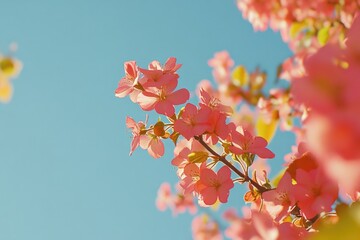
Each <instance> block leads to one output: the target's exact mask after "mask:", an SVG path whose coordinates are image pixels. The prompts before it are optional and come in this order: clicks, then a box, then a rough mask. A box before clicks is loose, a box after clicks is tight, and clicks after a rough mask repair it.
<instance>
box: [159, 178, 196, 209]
mask: <svg viewBox="0 0 360 240" xmlns="http://www.w3.org/2000/svg"><path fill="white" fill-rule="evenodd" d="M176 190H177V192H176V193H175V194H172V193H171V187H170V184H169V183H163V184H161V186H160V188H159V190H158V195H157V199H156V207H157V208H158V209H159V210H160V211H165V210H166V209H167V208H170V209H171V210H172V212H173V215H177V214H179V213H184V212H185V211H186V210H189V212H190V213H191V214H195V213H196V211H197V208H196V206H195V204H194V199H193V195H192V194H184V193H182V189H180V187H179V186H178V185H177V186H176Z"/></svg>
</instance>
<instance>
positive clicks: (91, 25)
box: [0, 0, 290, 240]
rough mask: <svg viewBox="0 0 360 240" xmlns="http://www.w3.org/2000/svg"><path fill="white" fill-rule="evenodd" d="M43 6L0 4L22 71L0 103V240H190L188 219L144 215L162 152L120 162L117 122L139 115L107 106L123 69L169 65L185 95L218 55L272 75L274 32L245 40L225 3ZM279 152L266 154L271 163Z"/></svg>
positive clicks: (168, 177)
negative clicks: (174, 61) (171, 60)
mask: <svg viewBox="0 0 360 240" xmlns="http://www.w3.org/2000/svg"><path fill="white" fill-rule="evenodd" d="M51 2H52V3H50V1H45V0H43V1H40V0H34V1H25V0H23V1H20V0H14V1H3V2H2V3H1V14H0V24H1V28H0V49H1V51H2V52H4V51H6V50H7V47H8V45H9V44H10V43H11V42H13V41H14V42H16V43H17V44H18V46H19V50H18V52H17V54H16V55H17V57H18V58H19V59H21V61H22V62H23V64H24V69H23V71H22V73H21V75H20V77H19V78H17V79H15V80H14V81H13V83H14V87H15V94H14V97H13V99H12V101H11V102H10V103H9V104H7V105H0V119H1V120H0V123H1V124H0V133H1V137H0V239H4V240H64V239H68V240H79V239H86V240H103V239H106V240H115V239H117V240H118V239H125V240H126V239H179V240H180V239H181V240H182V239H190V238H191V231H190V225H191V217H190V216H189V215H181V216H179V217H177V218H173V217H172V215H171V213H170V212H165V213H163V212H158V211H157V209H156V208H155V205H154V201H155V198H156V191H157V189H158V187H159V185H160V184H161V182H163V181H170V182H172V183H175V181H176V176H175V169H174V168H173V167H172V166H170V160H171V158H172V152H171V151H169V150H168V151H167V154H166V156H165V157H164V158H162V159H159V160H154V159H152V158H151V157H149V156H148V155H147V153H146V152H143V151H141V150H140V149H139V150H137V151H136V152H135V153H134V155H133V156H132V157H129V156H128V152H129V146H130V141H131V136H130V133H129V131H128V130H127V129H126V127H125V117H126V116H127V115H131V116H133V117H134V118H135V119H136V120H142V119H144V116H145V114H144V113H143V112H142V111H140V109H139V107H137V106H135V105H132V104H130V101H129V100H127V99H125V100H124V99H117V98H115V97H114V89H115V88H116V86H117V83H118V80H119V79H120V78H121V77H122V76H123V62H124V61H127V60H137V61H138V63H139V64H140V65H142V66H146V65H147V64H148V62H150V61H151V60H153V59H158V60H160V61H161V62H163V61H164V60H166V59H167V58H168V57H169V56H175V57H177V58H178V61H179V62H180V63H182V64H183V67H182V68H181V70H180V71H179V73H180V76H181V78H180V82H179V86H180V87H187V88H189V89H190V90H194V89H195V86H196V84H197V83H198V82H199V81H200V80H202V79H211V69H210V68H209V67H208V66H207V60H208V59H209V58H211V57H212V56H213V54H214V53H215V52H217V51H221V50H225V49H226V50H228V51H229V53H230V54H231V56H232V57H233V58H234V60H235V62H236V63H237V64H244V65H245V66H247V67H249V69H254V68H255V67H256V66H257V65H260V66H262V67H263V69H265V70H267V71H268V73H269V74H270V76H271V77H274V72H275V68H276V66H277V65H278V64H279V63H280V62H281V61H282V60H283V59H284V58H286V57H287V56H289V55H290V52H289V50H288V49H287V47H286V46H285V45H284V44H283V43H282V42H281V39H280V36H279V35H278V34H277V33H273V32H270V31H268V32H265V33H256V34H255V33H254V32H253V30H252V28H251V26H250V24H249V23H247V22H246V21H244V20H243V19H242V16H241V13H240V12H238V10H237V9H236V6H235V1H234V0H233V1H215V0H197V1H175V0H172V1H169V0H162V1H160V0H152V1H145V0H144V1H140V0H131V1H130V0H129V1H125V0H120V1H119V0H112V1H110V0H109V1H95V0H94V1H85V0H82V1H81V0H76V1H65V0H64V1H51ZM289 146H290V144H289V142H287V143H286V144H284V142H281V141H275V142H274V143H272V144H271V149H272V150H273V151H274V152H275V153H276V154H277V155H278V157H277V159H275V160H272V161H273V162H274V164H275V165H277V166H279V165H280V164H281V162H282V158H283V154H285V153H287V152H289V151H290V149H289V148H288V147H289ZM230 201H231V202H232V203H235V202H237V203H240V202H241V201H242V196H241V195H240V194H238V195H236V194H233V195H231V199H230ZM239 206H240V205H239Z"/></svg>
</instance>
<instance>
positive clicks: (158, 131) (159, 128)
mask: <svg viewBox="0 0 360 240" xmlns="http://www.w3.org/2000/svg"><path fill="white" fill-rule="evenodd" d="M154 134H155V135H156V136H158V137H162V136H164V135H165V130H164V123H163V122H161V121H159V122H157V123H156V124H155V125H154Z"/></svg>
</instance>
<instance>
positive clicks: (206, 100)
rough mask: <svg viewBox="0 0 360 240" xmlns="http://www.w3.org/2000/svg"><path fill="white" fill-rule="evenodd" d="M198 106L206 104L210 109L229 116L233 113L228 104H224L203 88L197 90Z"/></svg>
mask: <svg viewBox="0 0 360 240" xmlns="http://www.w3.org/2000/svg"><path fill="white" fill-rule="evenodd" d="M199 98H200V104H199V105H200V106H207V107H209V108H211V109H216V110H218V111H219V112H221V113H224V114H226V115H228V116H230V115H231V114H232V113H233V109H232V108H231V107H230V106H227V105H224V104H222V103H221V101H220V100H219V99H217V98H216V97H214V96H211V95H210V94H209V93H208V92H207V91H205V90H204V89H203V88H201V89H200V91H199Z"/></svg>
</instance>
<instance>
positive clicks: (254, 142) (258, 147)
mask: <svg viewBox="0 0 360 240" xmlns="http://www.w3.org/2000/svg"><path fill="white" fill-rule="evenodd" d="M240 131H242V129H241V128H236V129H235V127H234V125H233V126H232V127H231V139H232V143H233V145H232V146H230V147H229V149H230V151H231V152H232V153H234V154H244V153H252V154H256V155H258V156H259V157H261V158H274V157H275V155H274V153H273V152H272V151H270V150H269V149H267V148H266V146H267V141H266V140H265V139H264V138H262V137H260V136H255V137H254V136H252V135H251V134H250V133H249V132H248V131H246V130H243V133H241V132H240Z"/></svg>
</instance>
